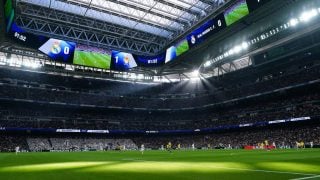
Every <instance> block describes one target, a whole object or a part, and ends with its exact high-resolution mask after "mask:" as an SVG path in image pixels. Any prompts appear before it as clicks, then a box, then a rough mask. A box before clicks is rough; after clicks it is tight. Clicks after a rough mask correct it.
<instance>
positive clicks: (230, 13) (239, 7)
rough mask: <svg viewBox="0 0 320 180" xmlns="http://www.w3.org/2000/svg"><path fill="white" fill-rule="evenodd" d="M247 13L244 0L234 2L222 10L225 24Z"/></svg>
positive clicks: (237, 19) (235, 20)
mask: <svg viewBox="0 0 320 180" xmlns="http://www.w3.org/2000/svg"><path fill="white" fill-rule="evenodd" d="M248 14H249V9H248V6H247V2H246V1H245V0H239V1H238V2H237V3H236V4H234V5H233V6H231V7H230V8H228V9H227V10H226V11H225V12H224V18H225V20H226V23H227V26H230V25H231V24H233V23H235V22H237V21H239V20H240V19H241V18H243V17H245V16H246V15H248Z"/></svg>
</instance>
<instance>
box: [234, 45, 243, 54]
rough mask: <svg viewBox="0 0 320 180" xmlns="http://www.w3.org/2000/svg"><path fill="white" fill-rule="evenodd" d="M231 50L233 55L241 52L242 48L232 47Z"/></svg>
mask: <svg viewBox="0 0 320 180" xmlns="http://www.w3.org/2000/svg"><path fill="white" fill-rule="evenodd" d="M233 50H234V52H235V53H239V52H240V51H241V50H242V48H241V46H236V47H234V49H233Z"/></svg>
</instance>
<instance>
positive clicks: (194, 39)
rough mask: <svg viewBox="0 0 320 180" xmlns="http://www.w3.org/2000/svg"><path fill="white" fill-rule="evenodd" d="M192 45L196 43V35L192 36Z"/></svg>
mask: <svg viewBox="0 0 320 180" xmlns="http://www.w3.org/2000/svg"><path fill="white" fill-rule="evenodd" d="M191 43H192V44H195V43H196V37H194V35H192V36H191Z"/></svg>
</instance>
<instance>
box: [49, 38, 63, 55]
mask: <svg viewBox="0 0 320 180" xmlns="http://www.w3.org/2000/svg"><path fill="white" fill-rule="evenodd" d="M60 52H61V47H60V42H59V41H55V42H54V43H53V45H52V47H51V53H53V54H59V53H60Z"/></svg>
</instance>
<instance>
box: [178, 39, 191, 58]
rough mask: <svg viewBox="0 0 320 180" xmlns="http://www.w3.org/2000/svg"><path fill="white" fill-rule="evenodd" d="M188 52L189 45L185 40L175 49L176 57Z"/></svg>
mask: <svg viewBox="0 0 320 180" xmlns="http://www.w3.org/2000/svg"><path fill="white" fill-rule="evenodd" d="M188 50H189V44H188V41H187V40H184V41H183V42H181V43H180V44H179V45H178V47H177V51H176V52H177V56H180V55H181V54H183V53H185V52H187V51H188Z"/></svg>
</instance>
